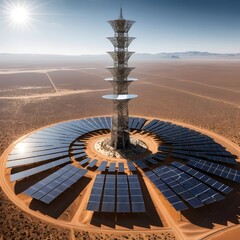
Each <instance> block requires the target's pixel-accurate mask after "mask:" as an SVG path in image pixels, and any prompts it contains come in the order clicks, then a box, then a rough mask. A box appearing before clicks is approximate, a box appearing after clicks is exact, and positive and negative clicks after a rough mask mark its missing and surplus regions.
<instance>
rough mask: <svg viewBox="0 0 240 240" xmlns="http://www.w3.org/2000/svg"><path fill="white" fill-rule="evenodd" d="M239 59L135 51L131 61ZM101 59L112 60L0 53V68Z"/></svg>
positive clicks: (99, 58) (236, 55) (239, 55)
mask: <svg viewBox="0 0 240 240" xmlns="http://www.w3.org/2000/svg"><path fill="white" fill-rule="evenodd" d="M180 59H183V60H184V59H186V60H188V59H189V60H191V59H192V60H193V59H196V60H197V59H199V60H240V53H224V54H221V53H209V52H197V51H189V52H173V53H164V52H163V53H156V54H150V53H136V54H134V55H133V57H132V58H131V61H161V60H180ZM99 61H103V62H104V64H111V63H112V60H111V58H110V57H109V56H108V55H107V54H102V55H79V56H70V55H69V56H66V55H45V54H42V55H41V54H8V53H0V68H4V67H23V66H26V67H31V66H39V67H40V66H45V65H49V64H50V65H61V64H62V65H66V64H67V65H68V64H69V65H71V64H81V63H91V62H99Z"/></svg>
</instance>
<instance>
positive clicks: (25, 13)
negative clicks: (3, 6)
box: [10, 6, 30, 24]
mask: <svg viewBox="0 0 240 240" xmlns="http://www.w3.org/2000/svg"><path fill="white" fill-rule="evenodd" d="M29 15H30V13H29V10H28V9H27V7H24V6H16V7H13V9H12V10H11V12H10V18H11V21H12V22H13V23H15V24H26V23H27V22H28V21H29V20H30V16H29Z"/></svg>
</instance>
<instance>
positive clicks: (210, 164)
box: [6, 117, 240, 213]
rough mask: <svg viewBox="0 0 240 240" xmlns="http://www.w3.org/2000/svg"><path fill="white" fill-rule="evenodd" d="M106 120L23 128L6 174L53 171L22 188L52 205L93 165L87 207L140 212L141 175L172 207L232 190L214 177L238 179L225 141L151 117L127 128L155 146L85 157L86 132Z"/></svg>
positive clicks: (106, 126)
mask: <svg viewBox="0 0 240 240" xmlns="http://www.w3.org/2000/svg"><path fill="white" fill-rule="evenodd" d="M111 120H112V119H111V118H110V117H93V118H87V119H81V120H74V121H69V122H64V123H59V124H56V125H52V126H49V127H46V128H43V129H41V130H38V131H36V132H34V133H32V134H29V135H28V136H27V137H25V138H23V139H22V140H20V141H19V142H18V143H17V144H16V145H15V146H14V148H13V149H12V150H11V152H10V154H9V156H8V159H7V163H6V168H7V169H10V171H11V174H10V181H11V182H15V181H17V182H18V181H22V180H24V179H27V178H29V177H31V178H36V179H37V177H38V176H39V174H41V173H43V172H46V171H48V170H51V173H50V174H48V175H47V176H46V177H45V178H43V179H41V180H40V181H35V184H33V185H32V186H30V187H29V188H28V189H26V190H25V191H24V192H23V193H24V194H26V195H28V196H30V197H31V198H34V199H37V200H39V201H41V202H44V203H46V204H53V202H54V200H55V199H56V198H58V197H59V196H60V195H61V194H62V193H63V192H64V191H66V189H68V188H69V187H71V186H73V185H74V184H75V183H76V182H78V181H81V180H82V179H84V176H86V174H88V173H89V172H91V173H92V174H93V175H91V178H94V185H93V189H92V192H91V194H90V198H89V202H88V205H87V206H86V208H87V210H90V211H94V212H106V211H107V212H114V213H121V212H133V213H135V212H145V211H146V210H145V206H144V200H143V198H142V190H141V187H140V184H139V177H140V176H141V175H142V176H147V177H148V178H149V180H150V181H151V182H152V184H153V185H155V186H156V188H158V189H159V190H160V191H161V193H162V194H163V195H164V197H165V198H166V199H167V200H168V201H169V202H170V203H171V204H172V206H173V207H174V208H175V209H176V210H177V211H183V210H186V209H188V208H198V207H202V206H204V205H207V204H210V203H213V202H216V201H220V200H222V199H224V198H225V195H226V194H228V193H229V192H231V191H232V190H233V189H232V188H231V187H229V186H227V185H226V184H225V183H222V182H220V181H219V179H220V178H222V179H226V180H230V181H234V182H238V183H239V182H240V171H238V170H236V167H235V166H236V164H237V161H236V157H235V156H233V155H232V154H231V153H230V152H229V151H227V150H226V149H225V148H224V147H223V146H221V145H220V144H218V143H217V142H215V141H214V140H213V139H212V138H211V137H209V136H207V135H204V134H202V133H200V132H197V131H195V130H192V129H189V128H186V127H182V126H179V125H176V124H173V123H170V122H166V121H160V120H157V119H154V120H147V119H145V118H136V117H130V118H129V129H130V131H131V132H132V134H134V132H137V133H138V134H141V135H143V136H151V137H152V138H153V139H155V141H156V142H157V143H158V150H157V151H155V152H150V153H149V154H148V155H147V156H145V157H143V158H141V159H133V160H126V161H125V162H122V161H119V162H118V161H113V162H111V160H109V159H106V160H105V161H104V160H101V161H100V160H99V159H97V158H96V159H92V158H90V157H89V156H88V153H87V151H86V141H85V139H86V136H88V135H89V134H94V133H98V134H101V131H106V130H107V131H108V132H109V130H110V129H111ZM88 137H89V136H88ZM143 139H144V138H143ZM100 173H101V174H100ZM131 175H134V176H133V178H131V177H130V176H131ZM137 176H138V177H137ZM112 182H114V184H112ZM224 182H226V181H224ZM94 186H98V187H96V189H99V186H101V187H100V189H101V191H100V192H98V193H96V192H97V190H96V189H95V188H94ZM126 188H127V189H128V191H127V193H126V191H125V190H126ZM94 189H95V190H94ZM110 189H111V190H110ZM124 189H125V190H124ZM111 192H112V193H111ZM109 194H110V195H109ZM111 194H112V195H111ZM104 199H106V201H105V200H104ZM127 199H128V201H127ZM121 201H122V202H121ZM126 202H127V203H126ZM106 206H112V207H111V208H108V207H106Z"/></svg>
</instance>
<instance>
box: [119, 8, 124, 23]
mask: <svg viewBox="0 0 240 240" xmlns="http://www.w3.org/2000/svg"><path fill="white" fill-rule="evenodd" d="M122 19H124V18H123V10H122V7H121V8H120V15H119V20H122Z"/></svg>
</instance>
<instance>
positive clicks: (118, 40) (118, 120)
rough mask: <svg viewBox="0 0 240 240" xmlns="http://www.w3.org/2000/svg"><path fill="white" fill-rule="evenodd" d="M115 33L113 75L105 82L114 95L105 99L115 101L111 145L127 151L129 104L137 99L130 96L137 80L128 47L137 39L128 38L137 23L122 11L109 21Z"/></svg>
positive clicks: (112, 40)
mask: <svg viewBox="0 0 240 240" xmlns="http://www.w3.org/2000/svg"><path fill="white" fill-rule="evenodd" d="M108 23H109V24H110V25H111V27H112V28H113V30H114V32H115V36H114V37H109V38H108V39H109V40H110V41H111V43H112V44H113V46H114V51H112V52H108V54H109V55H110V56H111V57H112V59H113V61H114V65H113V66H112V67H107V69H108V70H110V72H111V73H112V76H113V77H112V78H106V79H105V80H106V81H108V82H111V84H112V85H113V94H111V95H104V96H103V98H105V99H109V100H112V101H113V117H112V130H111V141H110V145H111V146H112V147H113V148H114V149H115V150H124V149H127V148H128V147H129V145H130V136H129V127H128V117H129V115H128V102H129V100H131V99H133V98H136V97H137V95H135V94H128V86H129V84H130V83H132V82H133V81H136V80H137V79H135V78H129V77H128V75H129V74H130V72H131V71H132V70H133V69H134V67H129V66H128V60H129V58H130V57H131V56H132V54H134V52H129V51H128V47H129V45H130V44H131V42H132V41H133V40H134V39H135V38H133V37H129V36H128V31H129V30H130V28H131V27H132V25H133V24H134V23H135V21H132V20H126V19H124V18H123V14H122V9H121V10H120V16H119V18H118V19H117V20H111V21H108Z"/></svg>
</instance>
